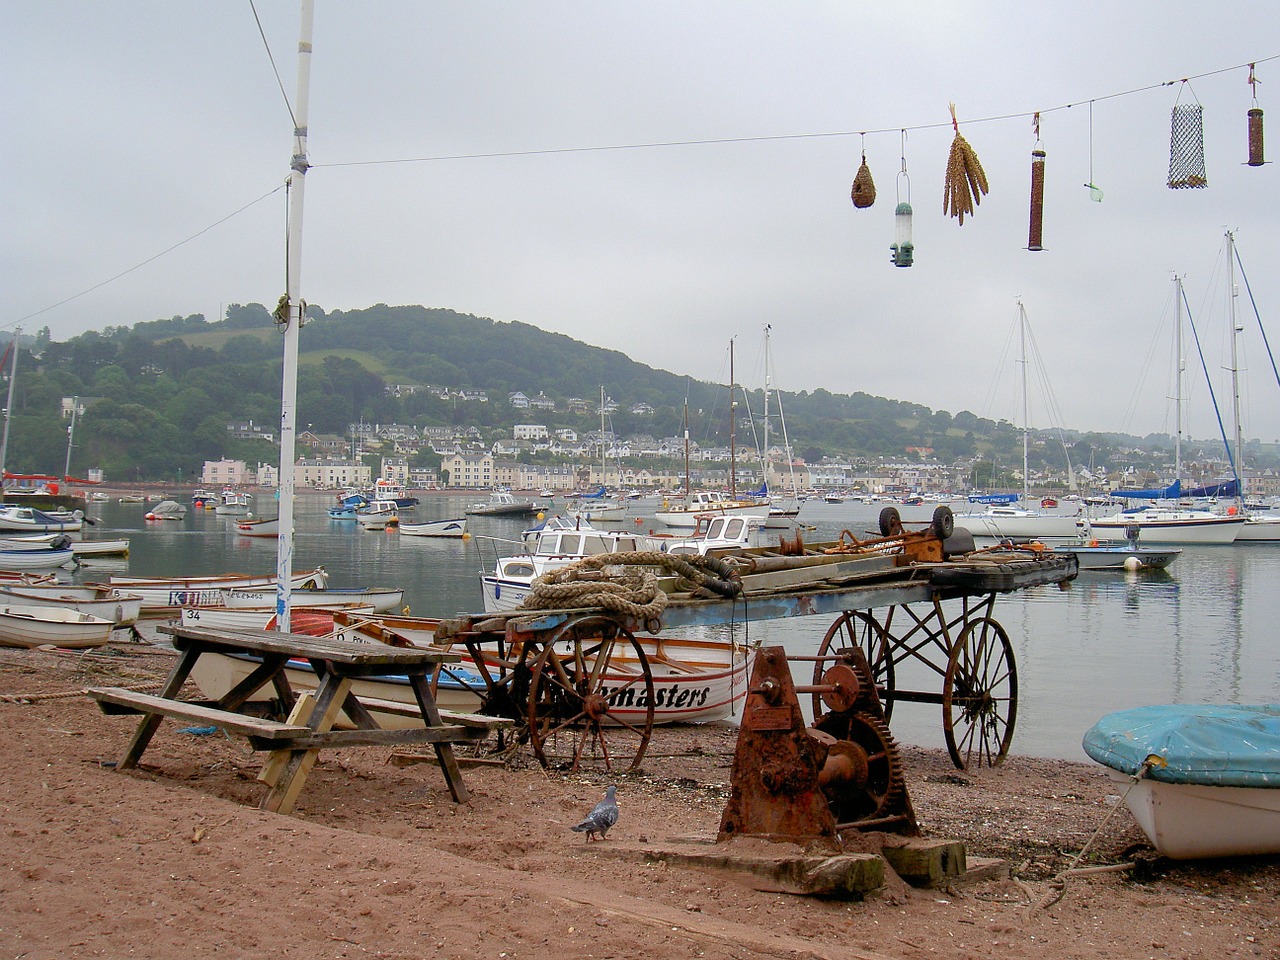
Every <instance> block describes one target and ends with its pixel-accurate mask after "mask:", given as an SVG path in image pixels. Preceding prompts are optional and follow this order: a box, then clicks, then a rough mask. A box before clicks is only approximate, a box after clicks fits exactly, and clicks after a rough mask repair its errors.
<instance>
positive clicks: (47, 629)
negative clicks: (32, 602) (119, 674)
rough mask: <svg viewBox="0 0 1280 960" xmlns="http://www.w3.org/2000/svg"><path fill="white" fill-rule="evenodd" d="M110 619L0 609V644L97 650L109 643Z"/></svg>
mask: <svg viewBox="0 0 1280 960" xmlns="http://www.w3.org/2000/svg"><path fill="white" fill-rule="evenodd" d="M114 627H115V624H113V623H112V622H111V621H110V620H105V619H103V618H102V617H94V616H91V615H89V614H87V613H80V612H78V611H75V610H66V609H58V608H54V607H39V606H29V605H19V604H13V605H10V606H0V644H3V645H7V646H11V647H40V646H44V645H46V644H49V645H52V646H55V647H69V648H78V647H100V646H102V645H103V644H104V643H107V642H108V641H110V640H111V631H112V629H113V628H114Z"/></svg>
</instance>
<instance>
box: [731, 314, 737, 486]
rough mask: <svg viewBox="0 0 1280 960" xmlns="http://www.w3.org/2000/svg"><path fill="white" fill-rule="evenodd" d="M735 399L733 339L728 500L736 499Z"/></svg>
mask: <svg viewBox="0 0 1280 960" xmlns="http://www.w3.org/2000/svg"><path fill="white" fill-rule="evenodd" d="M736 403H737V398H736V395H735V392H734V389H733V338H732V337H730V338H729V499H730V500H737V499H738V451H737V448H736V447H735V446H734V443H733V434H734V429H735V427H736V424H735V423H734V421H735V420H736V419H737V413H736V411H735V410H734V409H733V408H734V406H735V405H736Z"/></svg>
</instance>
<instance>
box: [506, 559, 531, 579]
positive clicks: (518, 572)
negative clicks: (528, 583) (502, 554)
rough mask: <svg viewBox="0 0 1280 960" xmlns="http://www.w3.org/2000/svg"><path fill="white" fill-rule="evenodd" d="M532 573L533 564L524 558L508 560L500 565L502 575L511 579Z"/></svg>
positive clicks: (529, 575) (528, 575)
mask: <svg viewBox="0 0 1280 960" xmlns="http://www.w3.org/2000/svg"><path fill="white" fill-rule="evenodd" d="M534 573H535V571H534V569H533V564H531V563H529V562H528V561H525V560H515V561H509V562H507V563H504V564H503V565H502V576H504V577H510V578H512V579H515V578H523V577H532V576H533V575H534Z"/></svg>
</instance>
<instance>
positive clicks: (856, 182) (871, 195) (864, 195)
mask: <svg viewBox="0 0 1280 960" xmlns="http://www.w3.org/2000/svg"><path fill="white" fill-rule="evenodd" d="M849 198H850V199H851V200H852V201H853V205H854V206H855V207H857V208H858V209H859V210H862V209H865V208H866V207H869V206H871V205H872V204H873V203H875V202H876V185H875V182H874V181H873V180H872V179H871V168H870V167H868V166H867V150H866V148H865V147H864V148H863V150H862V166H860V167H859V168H858V172H857V173H856V174H855V175H854V178H853V189H852V190H851V191H850V193H849Z"/></svg>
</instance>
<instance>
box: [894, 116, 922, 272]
mask: <svg viewBox="0 0 1280 960" xmlns="http://www.w3.org/2000/svg"><path fill="white" fill-rule="evenodd" d="M897 187H898V205H897V206H896V207H894V209H893V243H891V244H889V251H890V253H891V254H892V256H891V257H890V258H889V259H890V260H891V261H892V263H893V265H894V266H895V267H909V266H911V264H912V263H914V262H915V255H916V245H915V244H914V243H913V242H912V240H911V178H910V177H908V176H907V132H906V131H905V130H904V131H902V170H901V171H899V173H898V183H897Z"/></svg>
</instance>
